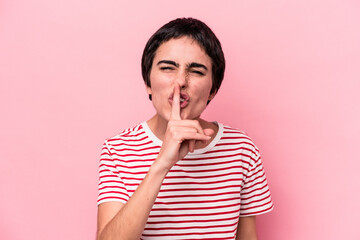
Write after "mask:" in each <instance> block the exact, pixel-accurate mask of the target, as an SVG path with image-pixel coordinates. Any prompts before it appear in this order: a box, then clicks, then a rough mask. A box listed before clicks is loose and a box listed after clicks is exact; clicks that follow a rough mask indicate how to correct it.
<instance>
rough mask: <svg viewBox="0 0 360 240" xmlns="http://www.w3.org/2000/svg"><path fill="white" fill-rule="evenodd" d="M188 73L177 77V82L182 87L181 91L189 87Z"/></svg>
mask: <svg viewBox="0 0 360 240" xmlns="http://www.w3.org/2000/svg"><path fill="white" fill-rule="evenodd" d="M188 77H189V76H188V73H187V72H182V73H179V75H178V77H177V82H178V84H179V85H180V88H181V89H184V88H186V87H187V85H188Z"/></svg>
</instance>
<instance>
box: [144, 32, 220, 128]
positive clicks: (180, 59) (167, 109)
mask: <svg viewBox="0 0 360 240" xmlns="http://www.w3.org/2000/svg"><path fill="white" fill-rule="evenodd" d="M211 67H212V63H211V59H210V57H209V56H208V55H207V54H206V53H205V51H204V50H203V49H202V48H201V47H200V45H199V44H198V43H197V42H196V41H194V40H193V39H192V38H189V37H181V38H178V39H171V40H169V41H167V42H164V43H163V44H161V45H160V46H159V48H158V49H157V51H156V54H155V57H154V60H153V64H152V68H151V72H150V82H151V88H150V87H146V88H147V92H148V93H149V94H151V95H152V103H153V105H154V107H155V109H156V112H157V115H158V116H159V117H161V118H163V119H164V120H166V121H169V119H170V113H171V104H172V97H173V92H174V87H175V86H176V84H178V85H180V94H181V96H180V97H181V101H180V107H181V112H180V115H181V118H182V119H197V118H199V117H200V115H201V113H202V112H203V111H204V109H205V108H206V104H207V101H208V100H211V99H212V98H213V97H214V96H215V94H212V95H210V90H211V87H212V71H211Z"/></svg>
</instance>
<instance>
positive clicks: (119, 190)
mask: <svg viewBox="0 0 360 240" xmlns="http://www.w3.org/2000/svg"><path fill="white" fill-rule="evenodd" d="M98 193H99V194H98V199H97V204H98V205H99V204H101V203H104V202H110V201H116V202H122V203H124V204H125V203H126V202H127V201H128V200H129V194H128V192H127V190H126V188H125V184H124V182H123V181H122V179H121V177H120V173H119V171H118V169H117V168H116V163H115V161H114V159H113V158H112V155H111V151H110V149H109V145H108V143H107V142H106V141H105V143H104V145H103V148H102V152H101V157H100V163H99V187H98Z"/></svg>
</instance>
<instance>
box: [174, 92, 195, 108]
mask: <svg viewBox="0 0 360 240" xmlns="http://www.w3.org/2000/svg"><path fill="white" fill-rule="evenodd" d="M173 97H174V94H171V96H170V97H169V103H170V105H172V103H173ZM189 102H190V97H189V95H187V94H185V93H180V108H185V107H186V106H187V105H188V104H189Z"/></svg>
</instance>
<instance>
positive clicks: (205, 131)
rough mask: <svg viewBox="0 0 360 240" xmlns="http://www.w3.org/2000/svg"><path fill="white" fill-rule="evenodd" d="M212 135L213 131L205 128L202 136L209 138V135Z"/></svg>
mask: <svg viewBox="0 0 360 240" xmlns="http://www.w3.org/2000/svg"><path fill="white" fill-rule="evenodd" d="M214 133H215V131H214V130H212V129H211V128H205V129H204V134H205V135H206V136H211V135H213V134H214Z"/></svg>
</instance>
